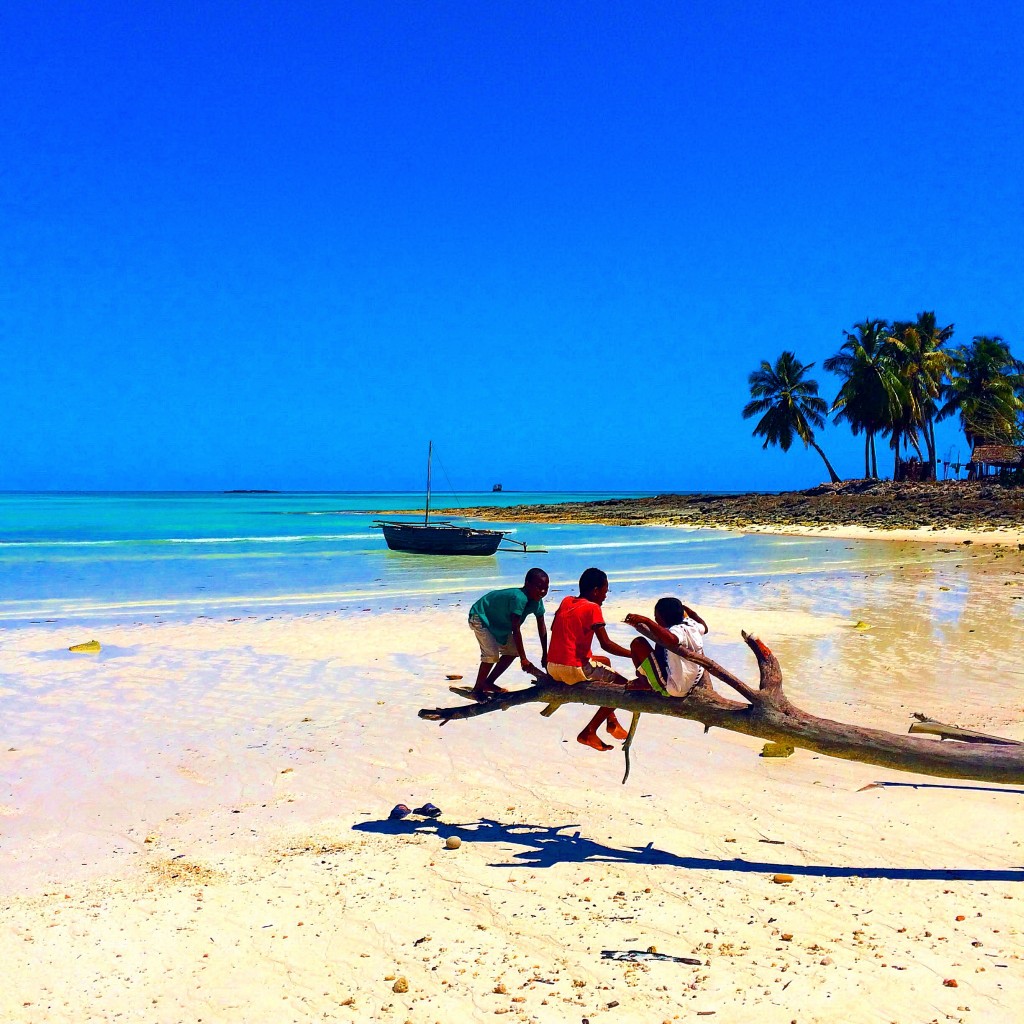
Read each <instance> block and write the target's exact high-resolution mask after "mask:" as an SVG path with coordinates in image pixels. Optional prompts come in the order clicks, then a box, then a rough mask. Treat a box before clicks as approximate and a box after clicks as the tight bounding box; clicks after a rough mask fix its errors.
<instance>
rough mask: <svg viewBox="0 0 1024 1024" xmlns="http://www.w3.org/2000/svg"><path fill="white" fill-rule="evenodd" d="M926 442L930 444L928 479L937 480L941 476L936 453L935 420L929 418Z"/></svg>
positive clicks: (926, 428) (925, 436)
mask: <svg viewBox="0 0 1024 1024" xmlns="http://www.w3.org/2000/svg"><path fill="white" fill-rule="evenodd" d="M924 438H925V443H926V444H927V445H928V479H929V480H937V479H938V478H939V473H938V461H939V460H938V458H937V457H936V454H935V420H931V419H930V420H929V421H928V424H927V426H926V427H925V435H924Z"/></svg>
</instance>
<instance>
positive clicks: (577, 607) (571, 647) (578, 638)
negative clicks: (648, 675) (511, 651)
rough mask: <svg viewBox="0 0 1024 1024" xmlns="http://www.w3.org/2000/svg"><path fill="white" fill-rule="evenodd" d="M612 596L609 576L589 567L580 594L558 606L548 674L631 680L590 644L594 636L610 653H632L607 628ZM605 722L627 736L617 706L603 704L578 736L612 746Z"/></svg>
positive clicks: (562, 678) (571, 679) (617, 735)
mask: <svg viewBox="0 0 1024 1024" xmlns="http://www.w3.org/2000/svg"><path fill="white" fill-rule="evenodd" d="M607 596H608V577H607V575H606V574H605V573H603V572H602V571H601V570H600V569H587V570H586V571H585V572H584V573H583V575H582V576H581V577H580V596H579V597H571V596H570V597H566V598H565V599H564V600H563V601H562V603H561V604H560V605H559V606H558V611H557V612H556V613H555V621H554V622H553V623H552V624H551V646H550V647H549V649H548V665H547V670H548V675H549V676H551V678H552V679H554V680H556V681H557V682H559V683H567V684H569V685H570V686H571V685H572V684H573V683H582V682H584V681H587V680H596V681H597V682H602V683H618V684H619V685H621V686H625V685H626V683H627V682H628V680H627V679H626V678H625V676H620V675H619V674H618V672H613V671H612V669H611V667H610V665H611V662H610V661H609V660H608V659H607V658H604V657H601V656H600V655H597V656H595V655H593V654H592V653H591V650H590V645H591V643H592V642H593V638H594V637H595V636H596V637H597V642H598V643H599V644H600V645H601V647H602V648H603V649H604V650H606V651H607V652H608V653H609V654H616V655H618V656H619V657H620V658H628V657H630V652H629V650H628V649H627V648H625V647H622V646H620V645H619V644H617V643H615V641H614V640H612V639H611V638H610V637H609V636H608V631H607V629H606V628H605V622H604V615H603V613H602V612H601V605H602V604H604V600H605V598H606V597H607ZM602 724H603V725H605V726H606V728H607V729H608V734H609V735H610V736H612V737H613V738H614V739H617V740H624V739H625V738H626V730H625V729H623V728H622V726H621V725H620V724H619V720H618V719H617V718H616V717H615V709H614V708H601V710H600V711H598V712H597V714H596V715H594V717H593V718H592V719H591V720H590V721H589V722H588V723H587V726H586V728H584V730H583V732H581V733H580V734H579V736H577V737H576V739H577V740H578V741H579V742H580V743H582V744H584V745H585V746H588V747H593V748H594V749H595V750H611V749H612V748H611V745H610V744H608V743H605V742H604V741H603V740H602V739H601V738H600V737H599V736H598V735H597V730H598V729H599V728H600V726H601V725H602Z"/></svg>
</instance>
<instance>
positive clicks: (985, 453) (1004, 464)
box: [967, 444, 1024, 479]
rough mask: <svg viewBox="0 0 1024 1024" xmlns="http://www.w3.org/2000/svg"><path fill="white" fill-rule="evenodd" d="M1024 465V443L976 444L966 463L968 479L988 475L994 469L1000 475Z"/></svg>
mask: <svg viewBox="0 0 1024 1024" xmlns="http://www.w3.org/2000/svg"><path fill="white" fill-rule="evenodd" d="M1022 467H1024V445H1019V444H976V445H975V446H974V451H973V452H971V461H970V462H969V463H968V464H967V474H968V479H971V478H979V477H984V476H988V475H989V472H990V470H995V471H996V472H997V473H998V474H999V475H1000V476H1006V475H1008V474H1009V473H1011V472H1014V471H1018V470H1020V469H1021V468H1022Z"/></svg>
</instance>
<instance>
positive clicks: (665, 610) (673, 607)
mask: <svg viewBox="0 0 1024 1024" xmlns="http://www.w3.org/2000/svg"><path fill="white" fill-rule="evenodd" d="M654 616H655V618H658V619H661V620H662V622H664V623H665V625H666V626H678V625H679V624H680V623H681V622H682V621H683V619H685V618H686V612H685V611H684V609H683V602H682V601H680V600H679V598H678V597H662V598H659V600H658V603H657V604H656V605H655V606H654Z"/></svg>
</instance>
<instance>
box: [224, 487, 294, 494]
mask: <svg viewBox="0 0 1024 1024" xmlns="http://www.w3.org/2000/svg"><path fill="white" fill-rule="evenodd" d="M280 493H281V492H280V491H271V490H267V489H266V488H263V487H237V488H235V489H234V490H231V491H221V494H280Z"/></svg>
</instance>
